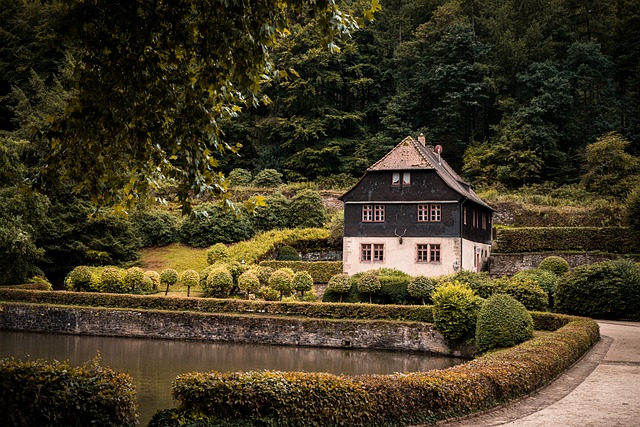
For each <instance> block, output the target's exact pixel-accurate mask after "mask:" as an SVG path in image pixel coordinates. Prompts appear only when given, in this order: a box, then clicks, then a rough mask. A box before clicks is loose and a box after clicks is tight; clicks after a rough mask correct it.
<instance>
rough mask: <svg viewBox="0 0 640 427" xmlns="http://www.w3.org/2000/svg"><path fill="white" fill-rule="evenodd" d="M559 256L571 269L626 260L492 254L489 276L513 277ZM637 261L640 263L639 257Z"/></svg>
mask: <svg viewBox="0 0 640 427" xmlns="http://www.w3.org/2000/svg"><path fill="white" fill-rule="evenodd" d="M552 255H555V256H559V257H562V258H564V259H566V260H567V262H568V263H569V266H571V268H573V267H577V266H579V265H585V264H593V263H595V262H600V261H607V260H610V259H618V258H624V256H623V255H616V254H590V253H571V254H568V253H561V252H558V253H555V252H553V253H552V252H544V253H528V254H499V253H492V254H491V257H490V258H489V275H490V276H491V277H502V276H513V275H514V274H516V273H517V272H519V271H521V270H526V269H529V268H536V267H537V266H538V265H539V264H540V262H541V261H542V260H543V259H545V258H546V257H549V256H552ZM631 258H635V261H640V258H639V257H631Z"/></svg>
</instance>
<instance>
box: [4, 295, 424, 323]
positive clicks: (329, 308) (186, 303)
mask: <svg viewBox="0 0 640 427" xmlns="http://www.w3.org/2000/svg"><path fill="white" fill-rule="evenodd" d="M0 301H15V302H27V303H36V304H57V305H72V306H86V307H109V308H135V309H149V310H172V311H196V312H204V313H241V314H242V313H244V314H256V313H259V314H265V315H279V316H295V317H310V318H318V319H371V320H382V319H384V320H403V321H416V322H431V321H432V316H431V306H424V305H413V306H406V305H377V304H347V303H343V304H340V303H308V302H281V301H248V300H237V299H229V298H226V299H216V298H181V297H165V296H149V295H147V296H144V295H128V294H101V293H92V292H64V291H55V292H45V291H27V290H20V289H6V288H0Z"/></svg>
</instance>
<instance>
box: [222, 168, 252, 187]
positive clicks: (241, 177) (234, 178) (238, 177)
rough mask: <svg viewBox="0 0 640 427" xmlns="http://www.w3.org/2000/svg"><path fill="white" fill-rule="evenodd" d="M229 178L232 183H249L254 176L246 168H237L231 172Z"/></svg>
mask: <svg viewBox="0 0 640 427" xmlns="http://www.w3.org/2000/svg"><path fill="white" fill-rule="evenodd" d="M228 178H229V183H230V184H231V185H249V184H250V183H251V180H252V179H253V176H252V175H251V172H249V171H248V170H246V169H242V168H236V169H234V170H232V171H231V172H229V175H228Z"/></svg>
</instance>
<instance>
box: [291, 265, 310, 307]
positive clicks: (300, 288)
mask: <svg viewBox="0 0 640 427" xmlns="http://www.w3.org/2000/svg"><path fill="white" fill-rule="evenodd" d="M291 286H292V287H293V290H294V291H297V292H300V293H301V297H302V299H303V300H304V293H305V292H308V291H310V290H312V289H313V277H311V275H310V274H309V273H307V272H306V271H296V272H295V274H294V275H293V280H292V281H291Z"/></svg>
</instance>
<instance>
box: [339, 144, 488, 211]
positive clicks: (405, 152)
mask: <svg viewBox="0 0 640 427" xmlns="http://www.w3.org/2000/svg"><path fill="white" fill-rule="evenodd" d="M416 169H422V170H424V169H429V170H435V171H436V173H437V174H438V176H439V177H440V178H441V179H442V180H443V181H444V182H445V183H446V184H447V185H448V186H449V187H450V188H451V189H452V190H454V191H455V192H457V193H458V194H460V195H461V196H463V197H465V198H467V199H469V200H471V201H473V202H475V203H477V204H479V205H480V206H484V207H486V208H487V209H491V210H494V209H493V208H492V207H491V206H489V205H487V204H486V203H485V202H484V201H483V200H482V199H481V198H480V197H479V196H478V195H477V194H476V193H475V192H474V191H473V190H472V189H471V185H469V183H467V182H466V181H464V180H463V179H462V178H461V177H460V175H458V174H457V173H456V172H455V171H454V170H453V169H452V168H451V166H449V164H448V163H447V162H446V161H445V160H444V159H442V158H441V157H440V156H438V153H436V152H435V151H434V148H433V146H430V145H427V146H424V145H422V144H421V143H420V142H418V141H416V140H415V139H413V138H412V137H410V136H408V137H406V138H405V139H403V140H402V142H400V144H398V145H396V146H395V147H394V148H393V149H392V150H391V151H389V152H388V153H387V154H386V155H385V156H384V157H383V158H381V159H380V160H378V161H377V162H376V163H374V164H373V166H371V167H370V168H369V169H368V170H367V171H385V170H398V171H401V170H416ZM358 183H359V182H358ZM356 185H358V184H356ZM350 191H351V190H349V191H348V192H347V193H349V192H350ZM345 195H346V193H345ZM342 197H344V196H342ZM342 197H341V199H342Z"/></svg>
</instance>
